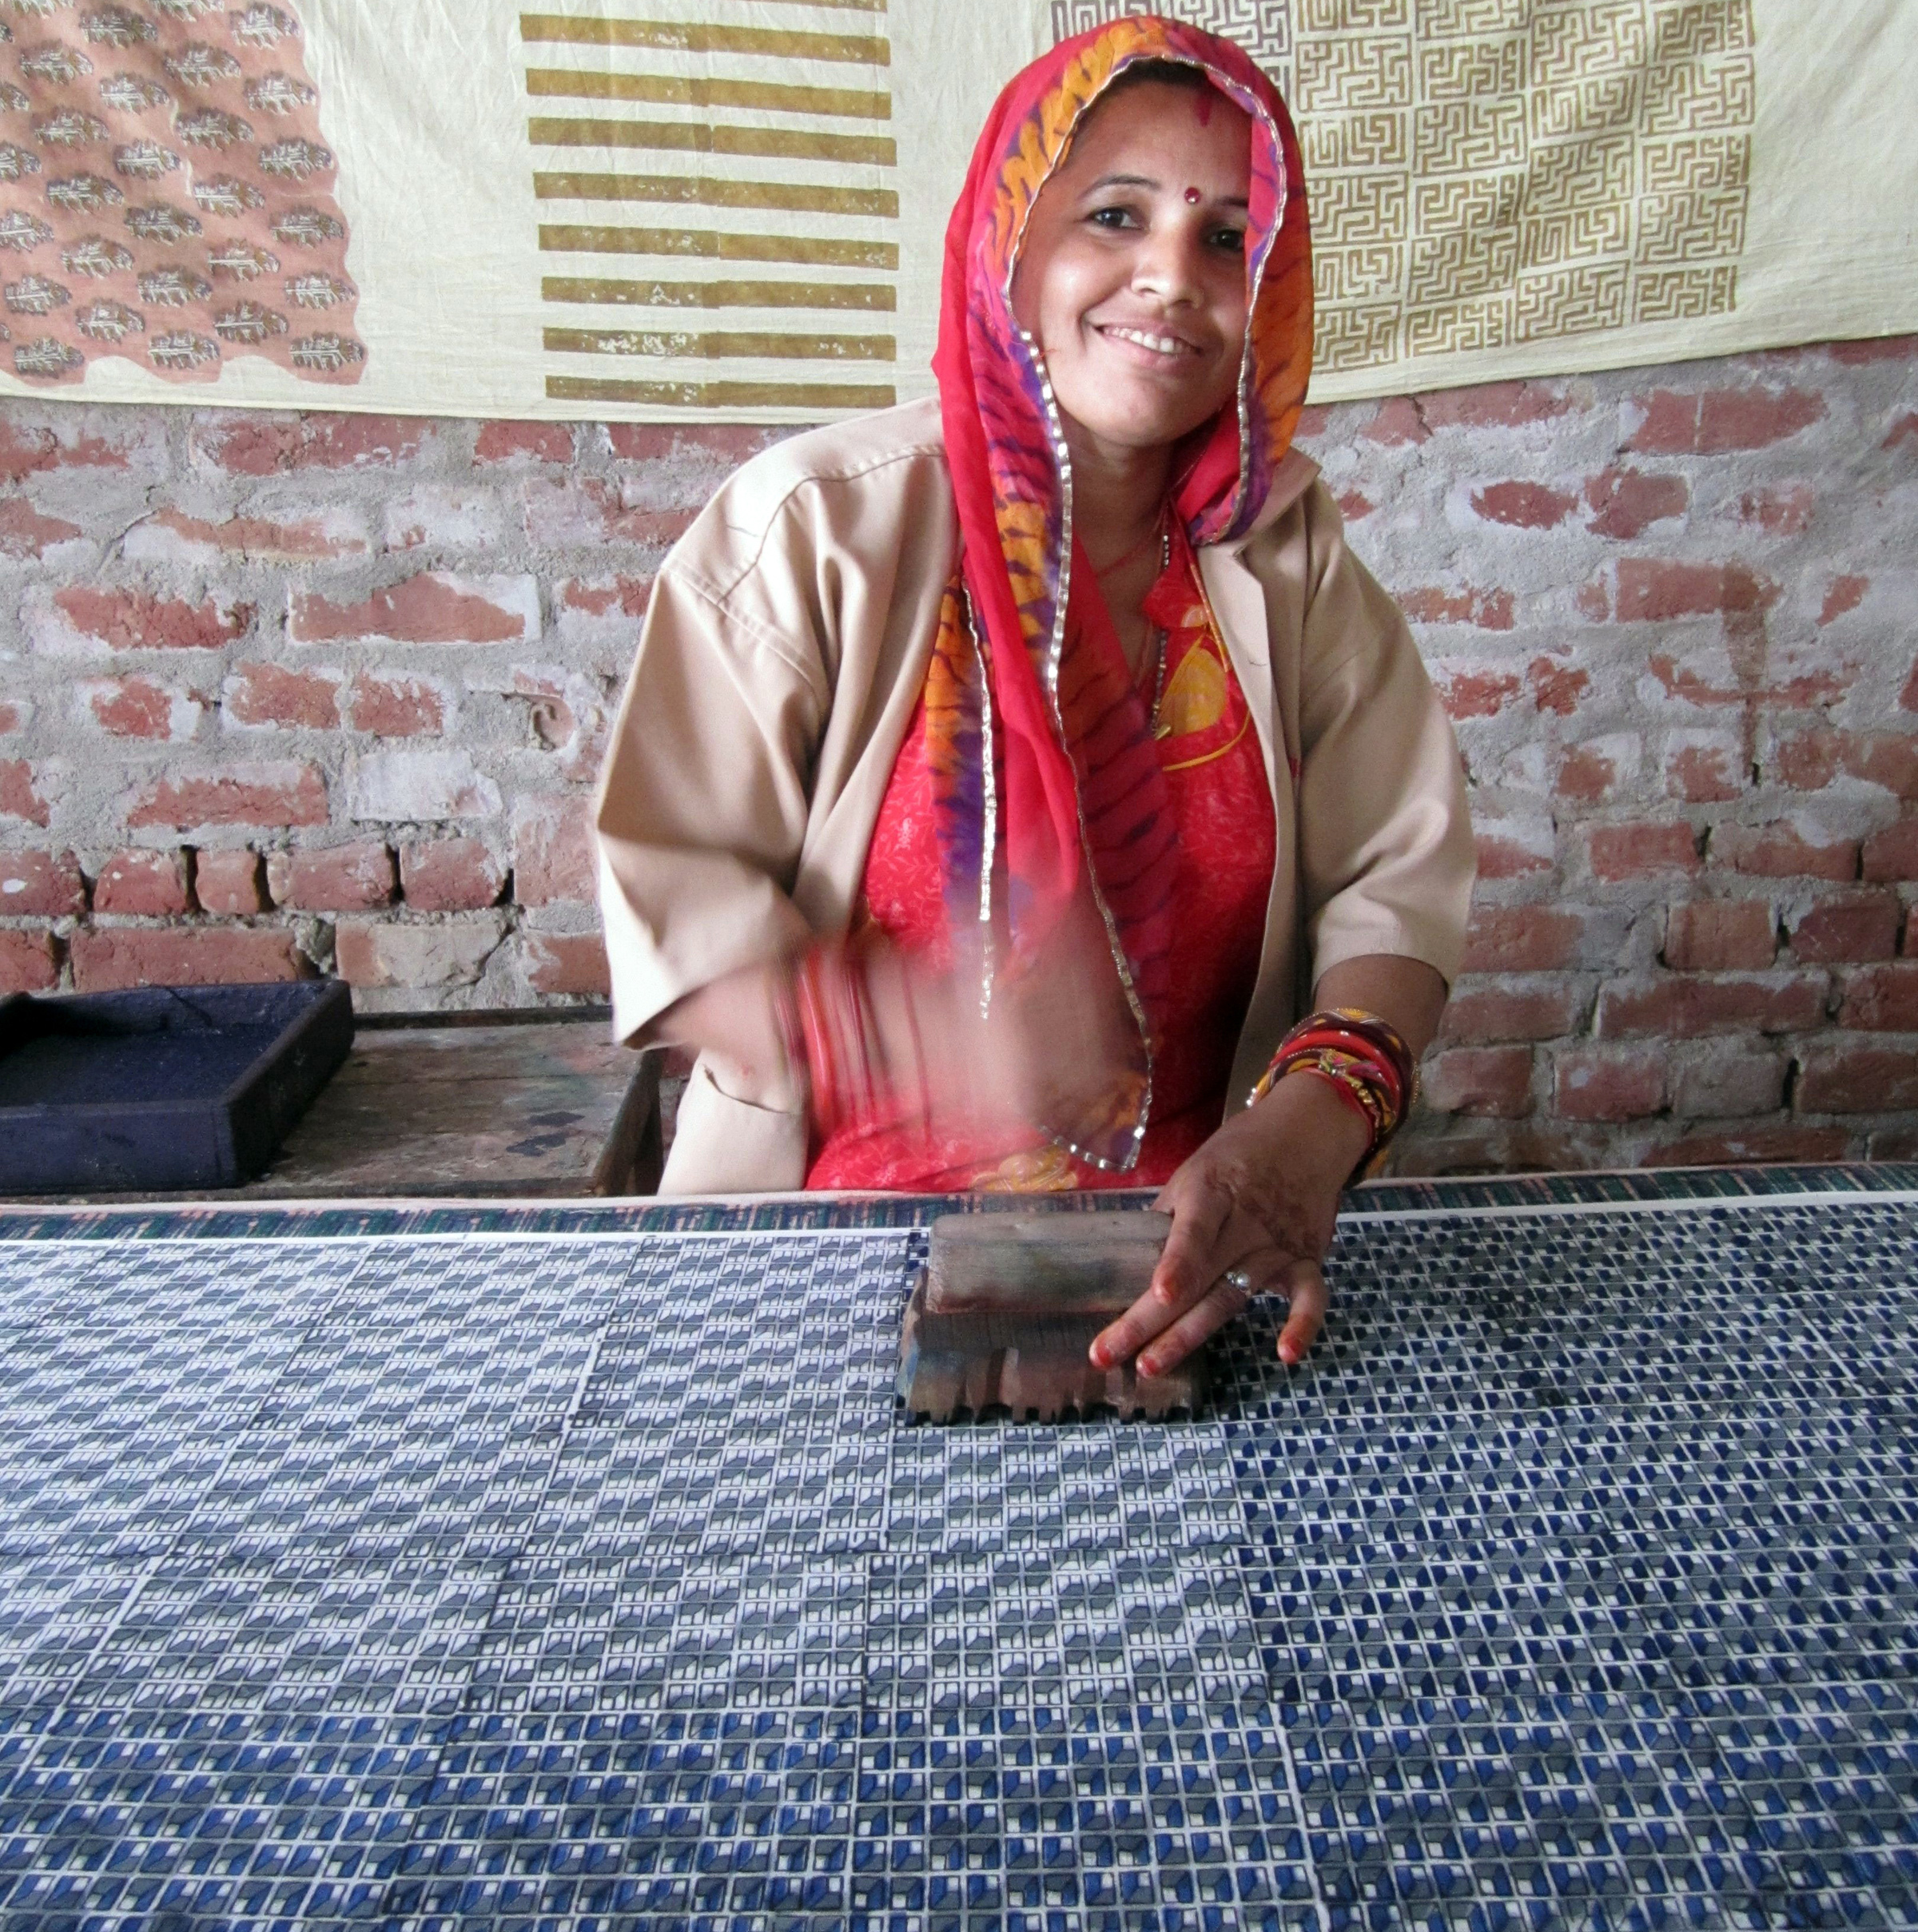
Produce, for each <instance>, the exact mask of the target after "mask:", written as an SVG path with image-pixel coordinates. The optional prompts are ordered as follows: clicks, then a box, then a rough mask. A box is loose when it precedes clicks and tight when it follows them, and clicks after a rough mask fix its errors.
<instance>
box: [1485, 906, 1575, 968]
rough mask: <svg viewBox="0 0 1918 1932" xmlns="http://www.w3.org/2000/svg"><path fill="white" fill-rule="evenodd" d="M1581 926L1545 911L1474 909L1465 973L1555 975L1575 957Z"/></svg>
mask: <svg viewBox="0 0 1918 1932" xmlns="http://www.w3.org/2000/svg"><path fill="white" fill-rule="evenodd" d="M1584 937H1585V921H1584V920H1583V919H1582V917H1581V916H1579V915H1578V913H1576V912H1560V911H1558V909H1557V908H1554V907H1552V906H1549V905H1506V906H1478V907H1475V908H1474V909H1473V912H1472V922H1471V926H1470V930H1469V932H1467V934H1466V942H1465V968H1464V970H1465V971H1466V972H1558V971H1559V970H1560V969H1561V968H1564V967H1566V966H1570V964H1572V963H1573V961H1574V959H1576V958H1577V956H1578V947H1579V944H1580V942H1581V941H1582V940H1583V938H1584Z"/></svg>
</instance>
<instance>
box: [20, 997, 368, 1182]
mask: <svg viewBox="0 0 1918 1932" xmlns="http://www.w3.org/2000/svg"><path fill="white" fill-rule="evenodd" d="M352 1044H353V1003H352V995H351V994H350V993H349V992H348V991H347V988H345V986H344V985H343V984H341V983H340V981H339V980H296V981H294V982H292V983H291V984H285V985H275V986H185V987H169V986H153V987H142V988H138V989H137V991H133V992H113V993H83V994H81V995H79V996H68V997H66V998H54V999H34V998H31V997H30V996H27V995H26V994H24V993H22V994H17V995H15V996H14V997H13V998H12V999H10V1000H0V1190H7V1191H14V1192H17V1193H23V1194H32V1193H42V1192H54V1191H65V1190H69V1189H72V1190H78V1191H116V1192H122V1191H124V1192H132V1191H137V1192H146V1191H163V1190H166V1189H173V1188H203V1187H238V1186H239V1185H240V1184H241V1183H242V1182H243V1181H249V1180H251V1179H253V1176H254V1175H257V1174H258V1173H259V1172H260V1171H261V1169H262V1168H264V1167H265V1166H266V1164H267V1163H268V1162H269V1160H270V1159H272V1158H273V1151H274V1149H275V1148H276V1147H278V1146H279V1144H280V1143H281V1140H282V1139H284V1138H285V1135H286V1134H287V1132H288V1130H289V1129H290V1128H291V1127H292V1124H293V1123H294V1122H295V1121H296V1120H297V1119H299V1118H300V1115H302V1114H303V1113H304V1112H305V1111H306V1110H307V1108H308V1107H310V1106H311V1105H312V1101H313V1097H314V1095H316V1094H317V1093H318V1092H319V1091H320V1088H321V1087H324V1085H325V1084H326V1083H327V1082H328V1079H331V1078H332V1075H333V1073H334V1071H335V1070H336V1068H337V1067H339V1066H340V1063H341V1062H342V1061H343V1060H344V1059H345V1058H346V1056H347V1054H348V1051H349V1050H350V1049H351V1047H352Z"/></svg>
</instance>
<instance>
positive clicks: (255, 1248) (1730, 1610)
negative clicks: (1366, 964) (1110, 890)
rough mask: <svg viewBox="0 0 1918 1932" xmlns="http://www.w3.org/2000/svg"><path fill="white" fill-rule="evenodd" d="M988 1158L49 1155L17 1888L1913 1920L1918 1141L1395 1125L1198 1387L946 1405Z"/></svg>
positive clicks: (5, 1740)
mask: <svg viewBox="0 0 1918 1932" xmlns="http://www.w3.org/2000/svg"><path fill="white" fill-rule="evenodd" d="M953 1205H954V1203H949V1202H933V1201H925V1200H910V1199H903V1200H885V1201H873V1200H865V1201H856V1200H846V1201H835V1200H830V1199H825V1200H811V1201H794V1200H771V1201H766V1202H762V1203H757V1204H752V1205H746V1206H739V1207H726V1206H724V1205H719V1204H710V1203H659V1204H657V1205H654V1206H651V1207H631V1206H624V1207H615V1206H611V1205H604V1206H594V1205H588V1204H585V1203H579V1204H573V1205H564V1206H562V1205H552V1204H540V1205H529V1206H511V1207H509V1206H495V1207H487V1206H484V1205H459V1206H447V1205H431V1206H428V1205H420V1206H412V1205H404V1204H403V1205H396V1206H388V1207H382V1206H377V1205H367V1206H364V1207H327V1208H324V1209H323V1208H319V1207H312V1208H300V1207H283V1208H275V1207H264V1206H257V1205H253V1204H249V1203H223V1204H209V1205H205V1206H202V1207H186V1208H180V1207H144V1208H126V1209H120V1210H113V1209H105V1208H100V1207H90V1208H79V1209H72V1210H52V1209H46V1210H32V1209H20V1210H11V1211H8V1212H6V1213H4V1214H0V1374H3V1377H4V1379H3V1381H0V1388H4V1390H5V1396H4V1401H5V1426H4V1429H0V1923H3V1924H4V1925H5V1926H6V1927H7V1928H9V1932H41V1929H42V1928H44V1929H45V1932H52V1928H54V1926H62V1927H66V1926H72V1927H76V1928H78V1927H81V1926H101V1927H107V1926H153V1927H173V1926H196V1927H197V1926H221V1927H228V1926H268V1925H269V1924H271V1925H300V1926H332V1925H340V1926H345V1925H349V1924H350V1925H354V1926H393V1927H396V1928H397V1927H408V1928H411V1927H421V1928H424V1927H428V1926H436V1927H437V1926H444V1927H452V1926H456V1925H457V1926H464V1927H474V1926H495V1925H499V1926H506V1925H508V1924H511V1925H514V1926H526V1927H528V1928H531V1927H533V1926H555V1927H559V1926H566V1927H569V1928H586V1927H589V1926H607V1927H612V1926H619V1927H639V1926H656V1927H665V1926H674V1927H678V1926H706V1925H710V1926H766V1927H773V1926H802V1925H803V1926H816V1927H820V1928H824V1927H828V1926H833V1927H838V1926H870V1927H875V1928H877V1927H881V1926H884V1927H888V1928H891V1927H899V1928H921V1927H923V1928H928V1929H930V1928H933V1927H958V1926H1032V1927H1046V1928H1056V1932H1079V1929H1081V1928H1084V1929H1091V1928H1102V1929H1103V1928H1113V1929H1114V1932H1118V1929H1120V1928H1124V1929H1126V1932H1131V1929H1132V1928H1144V1927H1148V1926H1150V1927H1153V1928H1168V1927H1181V1928H1184V1927H1191V1928H1195V1929H1198V1928H1211V1927H1233V1926H1310V1927H1313V1928H1315V1932H1330V1929H1331V1928H1334V1927H1344V1926H1351V1927H1354V1928H1357V1927H1360V1926H1363V1927H1367V1928H1375V1927H1384V1926H1396V1925H1407V1926H1410V1925H1418V1926H1448V1927H1449V1926H1458V1927H1461V1928H1471V1929H1472V1932H1499V1929H1500V1928H1505V1927H1510V1928H1518V1927H1521V1926H1523V1927H1526V1928H1534V1927H1538V1928H1542V1927H1546V1926H1560V1925H1563V1926H1600V1925H1602V1926H1660V1925H1673V1926H1678V1925H1684V1926H1814V1925H1824V1924H1829V1925H1832V1926H1873V1925H1911V1924H1912V1923H1913V1922H1915V1921H1918V1556H1915V1555H1914V1546H1913V1544H1914V1536H1915V1535H1918V1439H1915V1438H1918V1407H1915V1405H1914V1400H1913V1397H1914V1393H1915V1392H1918V1329H1915V1328H1914V1324H1913V1319H1912V1318H1913V1314H1914V1311H1915V1310H1918V1169H1912V1168H1904V1169H1895V1168H1881V1169H1876V1170H1867V1169H1862V1168H1857V1169H1844V1168H1836V1169H1835V1168H1821V1169H1803V1170H1797V1171H1785V1170H1777V1169H1773V1170H1753V1171H1715V1172H1709V1173H1706V1172H1701V1173H1694V1174H1689V1175H1615V1176H1597V1177H1586V1178H1583V1179H1554V1180H1542V1179H1534V1180H1511V1181H1486V1182H1460V1183H1439V1184H1407V1183H1388V1184H1375V1185H1374V1186H1372V1187H1367V1188H1366V1189H1364V1190H1362V1191H1360V1192H1359V1194H1358V1195H1355V1197H1354V1199H1353V1201H1352V1202H1351V1211H1350V1212H1348V1214H1347V1217H1346V1218H1345V1219H1344V1220H1343V1222H1342V1224H1341V1234H1340V1237H1339V1245H1338V1247H1337V1250H1336V1252H1335V1256H1334V1258H1333V1261H1332V1263H1331V1279H1332V1282H1333V1284H1334V1303H1333V1315H1332V1321H1331V1329H1330V1330H1329V1332H1328V1334H1327V1338H1326V1339H1325V1340H1324V1341H1323V1342H1322V1343H1321V1345H1320V1346H1319V1350H1317V1352H1316V1353H1315V1354H1314V1356H1313V1357H1312V1358H1311V1362H1310V1363H1309V1364H1308V1366H1307V1367H1306V1368H1305V1369H1303V1370H1302V1371H1300V1372H1299V1373H1295V1374H1287V1373H1285V1372H1284V1371H1283V1370H1282V1369H1280V1368H1279V1366H1277V1364H1276V1363H1275V1362H1274V1361H1273V1360H1272V1358H1271V1345H1272V1339H1273V1334H1274V1323H1273V1319H1272V1315H1271V1311H1270V1310H1267V1309H1264V1308H1263V1307H1262V1308H1259V1309H1255V1310H1254V1311H1253V1314H1252V1315H1251V1318H1249V1319H1248V1320H1247V1322H1244V1323H1242V1324H1240V1326H1238V1327H1237V1328H1236V1330H1234V1331H1233V1332H1232V1335H1231V1337H1230V1339H1229V1341H1228V1345H1227V1346H1226V1347H1225V1349H1224V1361H1223V1363H1222V1367H1221V1373H1220V1376H1219V1377H1218V1381H1219V1384H1220V1388H1219V1393H1218V1399H1217V1401H1216V1404H1215V1405H1213V1407H1212V1409H1210V1410H1209V1411H1208V1413H1206V1414H1204V1415H1203V1416H1202V1417H1199V1418H1198V1419H1196V1420H1195V1421H1189V1422H1184V1423H1179V1424H1174V1425H1149V1424H1145V1425H1119V1424H1116V1423H1101V1422H1092V1423H1084V1424H1079V1425H1066V1426H1059V1427H1037V1426H1013V1425H1006V1424H1003V1423H992V1422H986V1423H979V1424H973V1425H965V1426H960V1427H957V1428H952V1429H929V1428H912V1427H908V1426H905V1425H903V1424H902V1423H901V1422H900V1421H898V1420H897V1419H896V1417H895V1416H894V1413H893V1393H892V1382H893V1369H894V1362H895V1343H896V1336H897V1324H898V1319H899V1315H900V1312H901V1307H902V1306H903V1303H904V1302H905V1295H906V1293H907V1290H908V1287H909V1282H910V1280H911V1278H912V1276H913V1272H914V1270H915V1269H916V1268H917V1266H918V1264H919V1262H920V1260H921V1257H922V1255H923V1251H924V1241H925V1229H926V1226H927V1225H928V1223H929V1220H930V1218H931V1217H932V1215H933V1214H934V1213H935V1212H937V1211H941V1210H945V1209H946V1208H949V1207H952V1206H953ZM973 1205H975V1206H978V1207H981V1210H982V1211H984V1210H989V1207H990V1206H991V1205H992V1204H989V1203H973ZM1000 1205H1005V1204H1004V1203H1001V1204H1000ZM1017 1205H1020V1206H1021V1207H1025V1206H1029V1203H1017ZM1075 1205H1077V1204H1076V1203H1072V1202H1070V1201H1068V1202H1067V1203H1063V1204H1062V1208H1061V1211H1071V1210H1072V1207H1074V1206H1075Z"/></svg>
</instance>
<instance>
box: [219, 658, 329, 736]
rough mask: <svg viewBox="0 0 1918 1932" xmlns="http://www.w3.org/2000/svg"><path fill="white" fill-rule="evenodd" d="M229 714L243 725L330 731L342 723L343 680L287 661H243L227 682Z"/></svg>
mask: <svg viewBox="0 0 1918 1932" xmlns="http://www.w3.org/2000/svg"><path fill="white" fill-rule="evenodd" d="M225 706H226V714H227V716H228V717H229V718H232V719H233V720H234V721H235V722H237V723H238V724H242V725H286V726H288V727H290V728H292V729H304V730H308V731H330V730H332V729H334V728H335V727H336V725H338V724H339V722H340V680H339V679H338V678H334V677H331V676H329V675H328V674H327V673H326V672H324V671H296V670H288V668H287V666H285V665H284V664H240V665H236V666H234V667H233V676H232V677H230V678H228V679H227V681H226V690H225Z"/></svg>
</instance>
